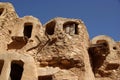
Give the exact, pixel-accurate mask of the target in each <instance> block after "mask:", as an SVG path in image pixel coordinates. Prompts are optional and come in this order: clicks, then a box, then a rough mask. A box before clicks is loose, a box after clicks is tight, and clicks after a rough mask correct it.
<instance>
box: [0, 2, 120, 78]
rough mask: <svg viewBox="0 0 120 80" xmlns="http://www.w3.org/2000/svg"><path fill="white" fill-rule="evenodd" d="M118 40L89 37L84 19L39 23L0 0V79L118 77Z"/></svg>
mask: <svg viewBox="0 0 120 80" xmlns="http://www.w3.org/2000/svg"><path fill="white" fill-rule="evenodd" d="M119 75H120V42H115V41H114V40H113V39H111V38H110V37H108V36H104V35H100V36H97V37H95V38H93V39H92V40H91V41H90V40H89V35H88V32H87V29H86V27H85V25H84V23H83V21H81V20H79V19H69V18H61V17H58V18H54V19H51V20H50V21H48V22H47V23H46V24H44V25H42V24H41V23H40V21H39V20H38V19H37V18H35V17H32V16H25V17H23V18H19V17H18V16H17V13H16V12H15V10H14V8H13V6H12V4H10V3H2V2H1V3H0V80H120V77H119Z"/></svg>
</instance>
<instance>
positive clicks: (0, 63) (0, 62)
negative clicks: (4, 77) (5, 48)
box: [0, 60, 4, 74]
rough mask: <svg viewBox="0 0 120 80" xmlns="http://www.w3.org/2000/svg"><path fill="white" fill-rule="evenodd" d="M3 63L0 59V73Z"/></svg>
mask: <svg viewBox="0 0 120 80" xmlns="http://www.w3.org/2000/svg"><path fill="white" fill-rule="evenodd" d="M3 65H4V60H0V74H1V72H2V68H3Z"/></svg>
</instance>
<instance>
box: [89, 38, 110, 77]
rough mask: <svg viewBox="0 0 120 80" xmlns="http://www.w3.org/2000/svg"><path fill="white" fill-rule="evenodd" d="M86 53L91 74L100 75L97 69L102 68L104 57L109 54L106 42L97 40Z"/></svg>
mask: <svg viewBox="0 0 120 80" xmlns="http://www.w3.org/2000/svg"><path fill="white" fill-rule="evenodd" d="M88 52H89V54H90V56H91V60H92V67H93V72H94V73H95V74H100V75H101V73H99V68H100V67H102V65H103V63H104V61H105V59H106V56H107V55H108V54H109V53H110V50H109V44H108V42H107V41H106V40H97V42H96V44H92V45H91V47H90V48H89V50H88Z"/></svg>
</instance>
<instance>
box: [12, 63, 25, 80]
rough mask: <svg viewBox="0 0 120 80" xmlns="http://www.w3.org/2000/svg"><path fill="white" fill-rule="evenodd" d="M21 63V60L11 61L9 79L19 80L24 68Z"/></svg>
mask: <svg viewBox="0 0 120 80" xmlns="http://www.w3.org/2000/svg"><path fill="white" fill-rule="evenodd" d="M23 65H24V63H23V62H22V61H12V63H11V72H10V77H11V80H21V77H22V73H23V70H24V69H23Z"/></svg>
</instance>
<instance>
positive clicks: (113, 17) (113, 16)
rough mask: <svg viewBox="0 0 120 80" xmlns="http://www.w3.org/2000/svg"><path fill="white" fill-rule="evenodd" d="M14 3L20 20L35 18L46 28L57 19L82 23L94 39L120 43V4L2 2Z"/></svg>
mask: <svg viewBox="0 0 120 80" xmlns="http://www.w3.org/2000/svg"><path fill="white" fill-rule="evenodd" d="M0 2H11V3H12V4H13V5H14V7H15V10H16V12H17V14H18V15H19V16H20V17H23V16H26V15H33V16H34V17H37V18H38V19H39V20H40V21H41V23H42V24H44V23H46V22H47V21H49V20H50V19H52V18H55V17H66V18H77V19H82V20H83V21H84V23H85V25H86V27H87V29H88V32H89V35H90V38H91V39H92V38H93V37H95V36H97V35H103V34H104V35H108V36H110V37H112V38H113V39H114V40H116V41H120V0H0Z"/></svg>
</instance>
